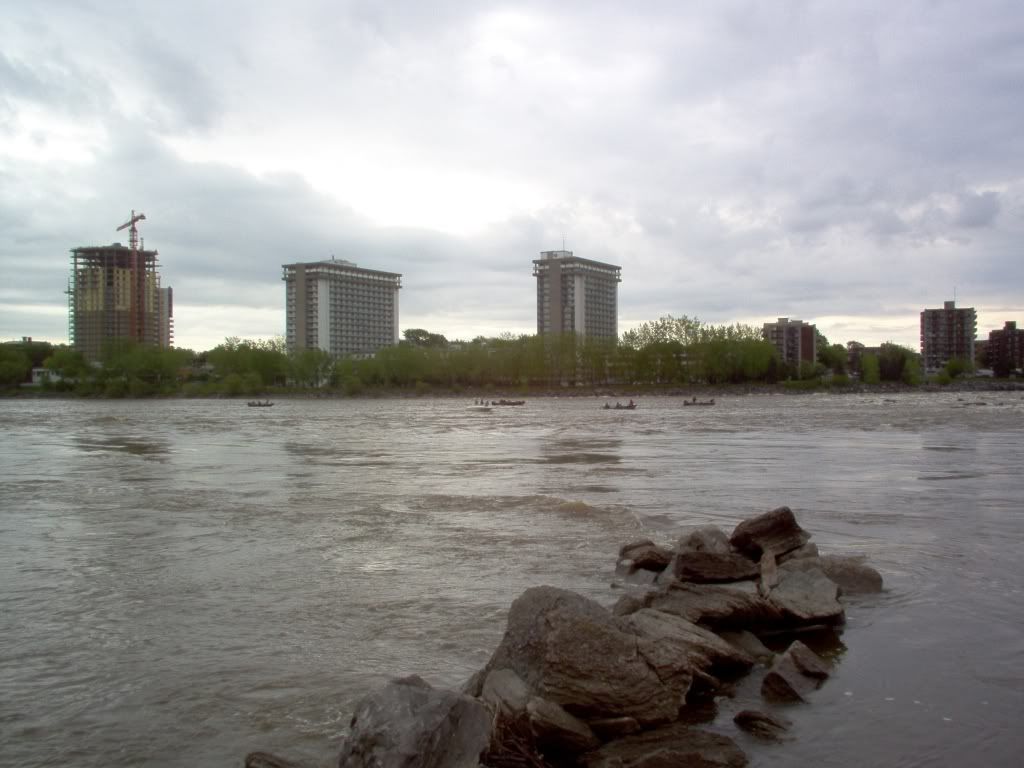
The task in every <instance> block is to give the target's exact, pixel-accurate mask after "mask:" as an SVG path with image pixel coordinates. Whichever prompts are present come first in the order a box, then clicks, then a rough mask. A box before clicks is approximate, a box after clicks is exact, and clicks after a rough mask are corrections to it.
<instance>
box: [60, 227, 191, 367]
mask: <svg viewBox="0 0 1024 768" xmlns="http://www.w3.org/2000/svg"><path fill="white" fill-rule="evenodd" d="M157 266H158V264H157V252H156V251H147V250H145V249H144V248H129V247H126V246H124V245H121V243H114V244H112V245H99V246H83V247H80V248H74V249H72V251H71V274H70V276H69V278H68V289H67V294H68V337H69V340H70V342H71V345H72V346H73V347H74V348H75V349H76V350H78V351H79V352H81V353H82V354H83V355H84V356H85V358H86V359H87V360H90V361H96V360H99V359H101V357H102V354H103V349H104V347H105V346H106V345H107V344H108V343H110V342H112V341H124V340H126V341H135V342H138V343H140V344H155V345H160V346H164V347H169V346H170V345H171V342H172V336H171V325H170V323H171V307H170V300H169V299H170V289H169V288H168V289H165V290H166V291H167V297H168V302H167V307H166V310H165V311H164V310H163V309H162V301H161V290H160V275H159V273H158V272H157Z"/></svg>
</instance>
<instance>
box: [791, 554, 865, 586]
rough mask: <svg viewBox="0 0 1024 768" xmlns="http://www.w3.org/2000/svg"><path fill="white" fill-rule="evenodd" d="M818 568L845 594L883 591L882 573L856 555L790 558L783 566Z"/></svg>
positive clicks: (798, 569)
mask: <svg viewBox="0 0 1024 768" xmlns="http://www.w3.org/2000/svg"><path fill="white" fill-rule="evenodd" d="M814 569H818V570H820V571H821V572H822V573H824V574H825V575H826V576H827V577H828V578H829V579H831V580H832V581H834V582H835V583H836V584H838V585H839V588H840V589H841V590H842V592H843V594H844V595H857V594H874V593H876V592H881V591H882V575H881V574H880V573H879V572H878V571H876V570H875V569H874V568H872V567H871V566H870V565H865V564H864V558H863V557H860V556H855V555H823V556H821V557H813V558H799V559H797V560H790V561H788V562H786V563H785V564H784V565H783V566H782V570H784V571H790V572H793V571H810V570H814Z"/></svg>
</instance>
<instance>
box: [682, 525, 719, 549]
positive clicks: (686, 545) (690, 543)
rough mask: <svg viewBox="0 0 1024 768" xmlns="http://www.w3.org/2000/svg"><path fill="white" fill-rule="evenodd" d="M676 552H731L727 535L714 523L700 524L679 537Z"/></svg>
mask: <svg viewBox="0 0 1024 768" xmlns="http://www.w3.org/2000/svg"><path fill="white" fill-rule="evenodd" d="M676 551H677V552H710V553H711V554H715V555H727V554H729V553H730V552H732V547H731V546H729V537H728V536H727V535H726V534H725V531H723V530H722V529H721V528H719V527H718V526H716V525H702V526H700V527H699V528H695V529H693V530H692V531H690V532H689V533H686V534H684V535H683V536H681V537H680V539H679V543H678V544H677V545H676Z"/></svg>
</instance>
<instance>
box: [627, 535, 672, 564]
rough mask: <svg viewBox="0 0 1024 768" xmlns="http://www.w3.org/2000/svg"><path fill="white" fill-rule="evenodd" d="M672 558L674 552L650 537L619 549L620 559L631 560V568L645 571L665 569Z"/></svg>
mask: <svg viewBox="0 0 1024 768" xmlns="http://www.w3.org/2000/svg"><path fill="white" fill-rule="evenodd" d="M671 560H672V552H671V551H670V550H668V549H666V548H665V547H659V546H658V545H657V544H655V543H654V542H653V541H651V540H650V539H643V540H641V541H634V542H633V543H632V544H626V545H625V546H624V547H622V549H620V550H619V561H620V562H622V563H623V564H625V563H626V561H628V562H629V568H631V569H635V570H645V571H664V570H665V569H666V568H667V567H668V564H669V562H670V561H671Z"/></svg>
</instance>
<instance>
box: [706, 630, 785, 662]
mask: <svg viewBox="0 0 1024 768" xmlns="http://www.w3.org/2000/svg"><path fill="white" fill-rule="evenodd" d="M719 636H720V637H721V638H722V639H723V640H725V642H727V643H729V644H730V645H732V646H734V647H735V648H739V649H740V650H741V651H743V652H744V653H745V654H747V655H748V656H749V657H750V658H752V659H754V661H759V662H761V663H763V664H769V663H771V660H772V659H774V658H775V653H774V652H773V651H772V650H771V649H770V648H768V646H766V645H765V644H764V643H762V642H761V640H760V638H758V636H757V635H755V634H754V633H753V632H748V631H746V630H739V631H738V632H721V633H719Z"/></svg>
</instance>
